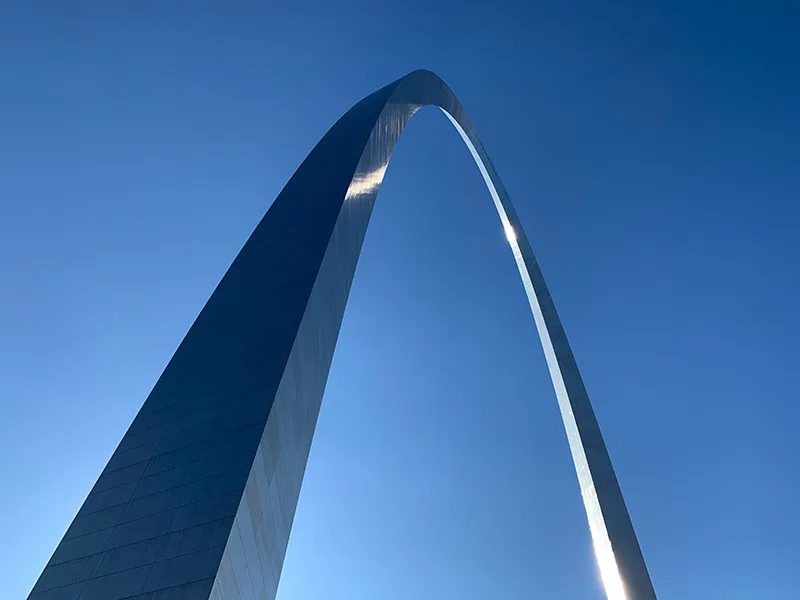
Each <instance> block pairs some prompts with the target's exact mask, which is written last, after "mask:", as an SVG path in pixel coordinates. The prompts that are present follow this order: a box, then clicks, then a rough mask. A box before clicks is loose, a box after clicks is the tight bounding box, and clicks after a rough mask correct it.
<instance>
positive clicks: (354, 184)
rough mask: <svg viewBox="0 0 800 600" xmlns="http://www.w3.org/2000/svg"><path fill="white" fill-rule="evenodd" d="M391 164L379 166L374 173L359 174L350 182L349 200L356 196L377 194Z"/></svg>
mask: <svg viewBox="0 0 800 600" xmlns="http://www.w3.org/2000/svg"><path fill="white" fill-rule="evenodd" d="M388 166H389V163H386V164H383V165H381V166H379V167H378V168H377V169H374V170H373V171H369V172H368V173H363V174H357V175H356V176H355V177H353V181H351V182H350V187H348V188H347V199H348V200H349V199H351V198H353V197H355V196H363V195H365V194H375V193H377V192H378V189H379V188H380V187H381V183H383V176H384V175H385V174H386V167H388Z"/></svg>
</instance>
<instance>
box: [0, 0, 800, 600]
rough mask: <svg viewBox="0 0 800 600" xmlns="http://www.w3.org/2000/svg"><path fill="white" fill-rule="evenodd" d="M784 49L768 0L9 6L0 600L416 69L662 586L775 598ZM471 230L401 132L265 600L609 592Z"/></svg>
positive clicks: (783, 583)
mask: <svg viewBox="0 0 800 600" xmlns="http://www.w3.org/2000/svg"><path fill="white" fill-rule="evenodd" d="M798 31H800V17H799V16H798V14H797V9H796V8H793V7H792V6H791V3H789V2H785V3H778V2H771V1H764V2H752V3H743V2H742V3H740V2H706V1H700V2H683V1H678V2H657V3H656V2H634V1H633V0H621V1H619V2H613V3H594V2H581V1H569V2H556V1H545V2H536V3H528V2H519V3H514V2H507V1H503V0H500V1H498V2H493V3H489V4H486V3H478V2H473V1H471V0H465V1H461V2H431V3H427V4H423V5H420V6H416V5H411V4H403V3H394V4H392V3H386V2H376V1H373V2H363V3H358V2H353V3H348V2H335V3H327V2H326V3H320V4H318V5H315V4H312V3H269V2H237V1H233V2H214V3H212V2H197V1H194V2H188V1H182V2H177V1H176V2H170V3H163V2H148V1H139V2H100V1H98V2H80V1H77V0H76V1H75V2H71V3H63V2H55V1H49V2H48V1H38V2H21V1H19V2H13V1H12V2H6V3H3V5H2V7H0V90H1V91H0V276H1V277H2V286H0V375H1V376H0V403H1V404H0V410H1V411H2V412H1V413H0V456H2V457H3V458H2V459H0V480H2V481H3V490H4V493H3V494H1V495H0V530H1V531H2V532H3V538H4V543H3V544H2V545H1V546H0V562H1V563H2V564H3V566H4V569H3V571H4V583H3V588H4V589H3V596H4V597H8V598H22V597H24V596H25V595H26V594H27V592H28V590H29V589H30V587H31V586H32V585H33V583H34V581H35V579H36V577H37V576H38V574H39V573H40V571H41V569H42V568H43V566H44V564H45V562H46V561H47V559H48V557H49V555H50V553H51V552H52V550H53V548H54V547H55V545H56V544H57V542H58V540H59V539H60V537H61V535H62V534H63V532H64V531H65V529H66V527H67V525H68V523H69V521H70V520H71V518H72V516H73V515H74V514H75V512H76V511H77V509H78V507H79V506H80V504H81V502H82V501H83V498H84V497H85V495H86V494H87V492H88V491H89V489H90V488H91V486H92V484H93V482H94V480H95V478H96V477H97V475H98V474H99V472H100V471H101V469H102V467H103V465H104V463H105V462H106V460H107V459H108V457H109V456H110V455H111V453H112V451H113V449H114V447H115V446H116V443H117V442H118V441H119V439H120V437H121V436H122V434H123V433H124V431H125V429H126V428H127V426H128V424H129V423H130V421H131V419H132V418H133V416H134V415H135V413H136V411H137V410H138V408H139V406H140V405H141V403H142V401H143V400H144V398H145V397H146V395H147V393H148V392H149V390H150V388H151V387H152V385H153V383H154V382H155V380H156V378H157V377H158V375H159V374H160V372H161V370H162V369H163V367H164V365H165V364H166V362H167V360H168V359H169V357H170V356H171V354H172V352H173V351H174V350H175V348H176V347H177V345H178V343H179V342H180V340H181V339H182V337H183V335H184V334H185V332H186V331H187V329H188V328H189V326H190V325H191V323H192V321H193V319H194V318H195V316H196V315H197V313H198V312H199V310H200V308H201V307H202V305H203V303H204V302H205V300H206V299H207V298H208V296H209V295H210V293H211V292H212V291H213V289H214V286H215V285H216V283H217V282H218V281H219V279H220V278H221V276H222V274H223V273H224V271H225V269H226V268H227V266H228V265H229V264H230V262H231V260H232V259H233V257H234V256H235V255H236V252H237V251H238V249H239V248H240V247H241V245H242V244H243V243H244V241H245V239H246V238H247V236H248V235H249V233H250V232H251V231H252V229H253V227H254V226H255V224H256V223H257V221H258V219H259V218H260V216H261V215H262V214H263V212H264V211H265V210H266V208H267V207H268V206H269V203H270V202H271V201H272V199H273V198H274V197H275V196H276V195H277V193H278V192H279V191H280V189H281V188H282V186H283V184H284V183H285V182H286V181H287V179H288V178H289V177H290V175H291V174H292V172H293V171H294V169H295V168H296V167H297V165H298V164H299V163H300V162H301V161H302V159H303V158H304V156H305V154H306V153H307V152H308V151H309V150H310V149H311V148H312V147H313V145H314V144H315V143H316V141H317V140H318V139H319V138H320V137H321V136H322V135H323V134H324V132H325V131H326V130H327V128H328V127H329V126H330V125H331V124H333V122H334V121H335V120H336V119H337V118H338V117H339V116H340V115H341V114H342V113H343V112H344V111H345V110H346V109H347V108H349V106H350V105H352V104H353V103H355V102H356V101H357V100H358V99H359V98H360V97H361V96H363V95H365V94H367V93H369V92H371V91H373V90H374V89H376V88H378V87H380V86H381V85H383V84H385V83H387V82H389V81H391V80H393V79H395V78H397V77H399V76H401V75H403V74H404V73H405V72H407V71H410V70H413V69H415V68H420V67H424V68H429V69H432V70H434V71H436V72H437V73H438V74H439V75H441V76H442V77H443V78H444V79H445V80H446V81H447V82H448V83H449V84H450V86H451V87H452V88H453V89H454V91H455V92H456V94H457V95H458V96H459V98H460V99H461V101H462V103H463V104H464V105H465V107H466V109H467V111H468V112H469V113H470V116H471V117H472V119H473V121H474V122H475V123H476V125H477V127H478V130H479V131H480V133H481V136H482V138H483V140H484V142H485V143H486V146H487V147H488V149H489V151H490V153H491V154H492V158H493V160H494V163H495V164H496V166H497V168H498V171H499V172H500V174H501V176H502V177H503V180H504V182H505V184H506V187H507V188H508V190H509V193H510V195H511V197H512V199H513V201H514V202H515V204H516V207H517V210H518V213H519V215H520V218H521V220H522V222H523V223H524V225H525V227H526V229H527V232H528V235H529V237H530V239H531V242H532V245H533V247H534V250H535V251H536V252H537V254H538V257H539V259H540V263H541V265H542V268H543V271H544V273H545V276H546V277H547V280H548V282H549V284H550V287H551V291H552V293H553V296H554V298H555V301H556V304H557V306H558V307H559V310H560V313H561V316H562V319H563V321H564V325H565V328H566V330H567V333H568V335H569V337H570V340H571V342H572V344H573V349H574V351H575V353H576V356H577V359H578V363H579V365H580V366H581V369H582V371H583V374H584V378H585V381H586V385H587V388H588V390H589V394H590V397H591V398H592V400H593V402H594V405H595V410H596V413H597V415H598V419H599V421H600V424H601V427H602V428H603V431H604V433H605V436H606V440H607V444H608V447H609V451H610V453H611V456H612V459H613V461H614V464H615V466H616V468H617V472H618V476H619V479H620V482H621V484H622V488H623V492H624V493H625V497H626V500H627V502H628V506H629V509H630V512H631V515H632V518H633V520H634V524H635V526H636V528H637V533H638V535H639V540H640V542H641V544H642V547H643V549H644V552H645V557H646V559H647V562H648V566H649V568H650V572H651V575H652V578H653V581H654V584H655V587H656V590H657V592H658V593H659V597H660V598H662V599H666V598H680V599H682V600H692V599H698V600H699V599H703V600H709V599H712V600H715V599H724V600H738V599H746V598H747V599H749V598H770V599H787V600H788V599H790V598H796V581H795V579H796V576H795V574H794V571H795V570H796V567H797V545H796V540H797V538H798V536H800V522H799V521H798V519H797V513H796V504H797V496H798V493H800V488H798V483H797V477H796V476H795V474H796V473H797V472H798V469H800V465H798V457H799V456H800V449H799V447H798V442H797V438H796V427H797V423H798V419H800V407H799V406H800V404H799V403H798V401H797V400H798V395H797V391H796V374H797V365H798V359H799V358H800V350H798V346H797V339H798V338H799V337H800V317H799V316H798V311H797V297H798V292H800V276H799V275H798V272H799V270H798V267H797V265H798V259H800V236H798V235H797V231H798V220H799V219H800V209H798V196H800V150H799V149H798V143H797V140H798V139H800V108H798V107H800V84H799V83H798V79H797V70H798V68H799V67H800V41H799V40H800V36H798V35H797V32H798ZM493 211H494V209H493V207H492V205H491V201H490V198H489V196H488V193H487V192H486V191H485V188H484V187H483V184H482V181H481V178H480V175H479V172H478V170H477V169H476V168H475V166H474V165H473V164H472V162H471V158H470V156H469V153H468V151H467V150H466V149H465V148H464V147H463V145H462V144H461V142H460V139H459V137H458V135H457V133H456V132H455V131H453V130H452V128H451V127H450V125H449V123H448V122H447V120H446V119H445V118H444V117H443V116H442V115H441V114H440V113H439V112H438V111H435V110H433V109H428V110H425V111H423V112H422V113H420V114H419V115H418V116H416V117H415V118H414V120H413V121H412V123H411V124H410V125H409V127H408V129H407V131H406V133H405V134H404V137H403V138H402V139H401V141H400V143H399V145H398V148H397V151H396V153H395V156H394V159H393V161H392V164H391V166H390V168H389V170H388V172H387V175H386V179H385V183H384V187H383V190H382V191H381V194H380V196H379V199H378V204H377V206H376V210H375V213H374V215H373V221H372V224H371V229H370V232H369V234H368V236H367V241H366V243H365V247H364V253H363V255H362V259H361V263H360V266H359V269H358V272H357V274H356V280H355V284H354V287H353V291H352V296H351V300H350V304H349V307H348V311H347V314H346V316H345V321H344V325H343V329H342V334H341V337H340V342H339V347H338V349H337V354H336V357H335V359H334V364H333V369H332V371H331V376H330V380H329V384H328V389H327V392H326V397H325V401H324V403H323V408H322V412H321V415H320V420H319V424H318V428H317V434H316V437H315V441H314V446H313V448H312V453H311V457H310V460H309V465H308V470H307V474H306V479H305V483H304V487H303V491H302V494H301V498H300V503H299V507H298V512H297V516H296V520H295V527H294V531H293V535H292V539H291V542H290V546H289V551H288V555H287V558H286V564H285V569H284V576H283V580H282V582H281V587H280V589H279V598H280V600H301V599H307V598H318V599H325V600H339V599H345V598H347V599H348V600H359V599H362V598H363V599H368V598H369V599H372V598H375V597H381V598H385V599H387V600H394V599H400V598H403V599H405V598H409V597H414V598H418V599H420V600H429V599H430V600H433V599H436V600H439V599H441V598H461V599H464V600H469V599H473V598H475V599H477V598H485V597H487V596H488V597H502V598H506V599H508V600H513V599H516V598H519V599H522V598H537V597H540V598H552V599H561V598H564V599H571V598H585V599H600V598H602V597H603V594H602V591H601V589H600V584H599V577H598V575H597V571H596V567H595V564H594V559H593V557H592V554H591V547H590V540H589V534H588V527H587V526H586V522H585V517H584V514H583V508H582V505H581V502H580V497H579V491H578V486H577V481H576V478H575V475H574V473H573V472H572V465H571V460H570V457H569V452H568V448H567V443H566V438H565V436H564V433H563V430H562V427H561V423H560V417H559V415H558V411H557V406H556V401H555V396H554V394H553V391H552V389H551V387H550V383H549V380H548V376H547V371H546V367H545V363H544V358H543V356H542V353H541V350H540V349H539V345H538V340H537V338H536V332H535V328H534V325H533V321H532V318H531V317H530V313H529V309H528V307H527V304H526V300H525V297H524V293H523V290H522V286H521V284H520V283H519V281H518V277H517V274H516V269H515V266H514V264H513V260H512V258H511V255H510V251H509V249H508V246H507V244H506V243H505V239H504V235H503V230H502V227H501V226H500V223H499V220H498V219H497V217H496V215H494V214H493Z"/></svg>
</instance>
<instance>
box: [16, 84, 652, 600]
mask: <svg viewBox="0 0 800 600" xmlns="http://www.w3.org/2000/svg"><path fill="white" fill-rule="evenodd" d="M427 105H433V106H438V107H439V108H441V109H442V110H443V111H444V112H445V114H446V115H447V116H448V118H449V119H450V121H451V122H452V123H453V125H454V126H455V127H456V129H457V130H458V131H459V133H460V134H461V137H462V138H463V140H464V142H465V143H466V144H467V146H468V147H469V149H470V151H471V152H472V155H473V157H474V159H475V161H476V163H477V164H478V167H479V168H480V170H481V173H482V174H483V177H484V179H485V181H486V185H487V186H488V188H489V191H490V193H491V196H492V199H493V200H494V203H495V206H496V208H497V211H498V213H499V215H500V219H501V220H502V223H503V227H504V229H505V232H506V236H507V237H508V242H509V244H510V245H511V250H512V252H513V254H514V258H515V260H516V263H517V266H518V267H519V272H520V276H521V277H522V282H523V284H524V287H525V291H526V293H527V295H528V300H529V302H530V306H531V310H532V311H533V316H534V319H535V320H536V326H537V329H538V331H539V336H540V338H541V342H542V347H543V348H544V353H545V357H546V359H547V364H548V367H549V369H550V375H551V377H552V380H553V386H554V387H555V391H556V396H557V398H558V403H559V407H560V409H561V415H562V418H563V421H564V426H565V428H566V431H567V437H568V439H569V446H570V450H571V451H572V458H573V461H574V463H575V469H576V471H577V474H578V480H579V482H580V487H581V494H582V496H583V502H584V505H585V507H586V513H587V516H588V520H589V526H590V529H591V534H592V540H593V543H594V547H595V552H596V555H597V560H598V563H599V566H600V572H601V575H602V579H603V583H604V586H605V590H606V594H607V595H608V597H609V598H610V599H613V600H622V599H627V600H653V599H655V592H654V591H653V586H652V584H651V582H650V577H649V575H648V573H647V568H646V566H645V563H644V559H643V557H642V553H641V551H640V549H639V544H638V542H637V540H636V535H635V533H634V530H633V526H632V524H631V521H630V518H629V516H628V511H627V509H626V507H625V502H624V500H623V498H622V493H621V491H620V488H619V484H618V483H617V478H616V476H615V474H614V469H613V467H612V465H611V461H610V459H609V456H608V452H607V451H606V447H605V444H604V442H603V438H602V435H601V434H600V429H599V428H598V425H597V420H596V419H595V415H594V412H593V410H592V407H591V404H590V402H589V398H588V396H587V394H586V389H585V388H584V385H583V382H582V380H581V376H580V373H579V372H578V367H577V365H576V363H575V359H574V357H573V355H572V351H571V350H570V347H569V343H568V342H567V338H566V335H565V334H564V329H563V327H562V326H561V322H560V320H559V318H558V315H557V313H556V309H555V306H554V305H553V300H552V299H551V297H550V294H549V292H548V290H547V286H546V285H545V282H544V279H543V278H542V273H541V271H540V269H539V266H538V264H537V262H536V259H535V258H534V256H533V252H532V251H531V247H530V244H529V243H528V239H527V237H526V236H525V233H524V231H523V229H522V226H521V224H520V222H519V220H518V218H517V215H516V213H515V212H514V209H513V207H512V205H511V201H510V200H509V198H508V194H507V193H506V190H505V188H504V187H503V184H502V182H501V181H500V178H499V177H498V175H497V172H496V171H495V169H494V166H493V165H492V162H491V160H490V159H489V156H488V155H487V153H486V151H485V149H484V148H483V145H482V144H481V142H480V139H479V138H478V136H477V133H476V132H475V128H474V126H473V125H472V122H471V121H470V120H469V118H468V117H467V115H466V113H465V112H464V110H463V108H462V107H461V105H460V104H459V102H458V100H457V99H456V97H455V96H454V95H453V93H452V92H451V91H450V89H449V88H448V87H447V86H446V85H445V83H444V82H443V81H442V80H441V79H439V78H438V77H437V76H436V75H434V74H433V73H431V72H429V71H415V72H413V73H411V74H409V75H407V76H405V77H403V78H402V79H399V80H398V81H395V82H394V83H392V84H390V85H388V86H386V87H384V88H382V89H380V90H378V91H377V92H375V93H373V94H371V95H370V96H367V97H366V98H364V99H363V100H362V101H361V102H359V103H358V104H356V105H355V106H354V107H353V108H352V109H350V110H349V111H348V112H347V113H346V114H345V115H344V116H343V117H342V118H341V119H339V121H338V122H337V123H336V124H335V125H334V126H333V127H332V128H331V129H330V130H329V131H328V133H327V134H325V136H324V137H323V138H322V139H321V140H320V142H319V143H318V144H317V145H316V147H315V148H314V149H313V150H312V151H311V153H310V154H309V155H308V157H307V158H306V159H305V160H304V161H303V163H302V164H301V165H300V167H299V168H298V169H297V171H296V172H295V174H294V175H293V176H292V178H291V179H290V180H289V182H288V183H287V184H286V187H284V189H283V191H281V193H280V195H279V196H278V197H277V199H276V200H275V202H274V203H273V205H272V206H271V207H270V209H269V210H268V211H267V213H266V215H265V216H264V218H263V219H262V220H261V222H260V223H259V225H258V227H257V228H256V229H255V231H254V232H253V234H252V235H251V236H250V239H249V240H248V241H247V243H246V244H245V246H244V247H243V248H242V251H241V252H240V253H239V255H238V256H237V257H236V259H235V260H234V262H233V264H232V265H231V267H230V269H229V270H228V272H227V273H226V274H225V276H224V277H223V279H222V281H221V282H220V284H219V286H218V287H217V289H216V290H215V291H214V294H213V295H212V296H211V298H210V299H209V300H208V303H207V304H206V306H205V307H204V308H203V310H202V311H201V313H200V315H199V316H198V318H197V320H196V321H195V323H194V324H193V325H192V327H191V329H190V330H189V333H188V334H187V335H186V337H185V339H184V340H183V342H182V343H181V345H180V346H179V348H178V350H177V351H176V352H175V355H174V356H173V357H172V359H171V360H170V362H169V364H168V365H167V367H166V369H165V370H164V373H163V374H162V375H161V377H160V378H159V380H158V382H157V383H156V385H155V387H154V388H153V390H152V392H151V393H150V395H149V396H148V398H147V400H146V401H145V403H144V405H143V406H142V409H141V410H140V411H139V414H138V415H137V416H136V418H135V419H134V421H133V423H132V424H131V426H130V428H129V429H128V431H127V433H126V434H125V436H124V437H123V439H122V441H121V442H120V445H119V446H118V448H117V450H116V451H115V453H114V455H113V456H112V457H111V460H110V461H109V463H108V465H106V468H105V469H104V471H103V473H102V474H101V476H100V478H99V479H98V481H97V483H96V484H95V486H94V488H93V489H92V491H91V492H90V494H89V496H88V497H87V499H86V501H85V502H84V504H83V506H82V507H81V509H80V511H79V512H78V515H77V516H76V517H75V520H74V521H73V523H72V525H71V526H70V528H69V530H68V531H67V533H66V534H65V536H64V539H63V540H62V541H61V543H60V544H59V546H58V548H57V549H56V551H55V553H54V554H53V557H52V558H51V560H50V562H49V563H48V564H47V566H46V568H45V570H44V572H43V573H42V575H41V577H40V578H39V580H38V582H37V583H36V586H35V587H34V589H33V591H32V592H31V594H30V596H29V598H30V599H31V600H56V599H59V600H117V599H123V598H125V599H129V600H133V599H136V600H145V599H146V600H161V599H170V600H171V599H178V598H180V599H181V600H195V599H197V600H201V599H202V600H207V599H209V598H213V599H215V600H239V599H254V600H255V599H258V600H265V599H269V600H271V599H272V598H274V597H275V593H276V590H277V586H278V580H279V577H280V572H281V569H282V566H283V559H284V554H285V552H286V546H287V543H288V539H289V532H290V529H291V523H292V519H293V517H294V512H295V507H296V504H297V498H298V495H299V493H300V486H301V482H302V478H303V473H304V471H305V465H306V461H307V458H308V453H309V449H310V446H311V439H312V436H313V433H314V427H315V425H316V421H317V415H318V412H319V407H320V403H321V401H322V395H323V392H324V389H325V382H326V380H327V377H328V371H329V369H330V365H331V360H332V358H333V352H334V348H335V346H336V340H337V337H338V334H339V328H340V326H341V322H342V317H343V315H344V309H345V304H346V302H347V297H348V294H349V292H350V286H351V283H352V280H353V275H354V273H355V269H356V263H357V261H358V256H359V253H360V251H361V246H362V243H363V241H364V235H365V233H366V229H367V225H368V223H369V218H370V214H371V212H372V207H373V205H374V202H375V198H376V196H377V194H378V190H379V189H380V185H381V182H382V181H383V176H384V173H385V171H386V167H387V165H388V163H389V159H390V157H391V155H392V151H393V149H394V147H395V144H396V143H397V140H398V138H399V137H400V134H401V133H402V131H403V129H404V127H405V126H406V124H407V123H408V121H409V119H410V118H411V117H412V116H413V115H414V114H415V113H416V111H417V110H419V109H420V108H422V107H423V106H427Z"/></svg>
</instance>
